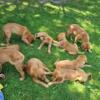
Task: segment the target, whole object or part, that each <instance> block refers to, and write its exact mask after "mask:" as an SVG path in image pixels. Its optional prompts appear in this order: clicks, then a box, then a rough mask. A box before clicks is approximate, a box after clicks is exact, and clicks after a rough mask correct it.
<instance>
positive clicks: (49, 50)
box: [48, 43, 52, 53]
mask: <svg viewBox="0 0 100 100" xmlns="http://www.w3.org/2000/svg"><path fill="white" fill-rule="evenodd" d="M51 46H52V43H49V45H48V53H51Z"/></svg>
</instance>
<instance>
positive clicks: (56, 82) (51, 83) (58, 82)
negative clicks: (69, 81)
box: [48, 79, 64, 86]
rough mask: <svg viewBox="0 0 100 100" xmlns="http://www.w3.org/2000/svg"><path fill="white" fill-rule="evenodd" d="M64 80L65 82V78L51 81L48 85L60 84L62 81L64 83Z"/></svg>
mask: <svg viewBox="0 0 100 100" xmlns="http://www.w3.org/2000/svg"><path fill="white" fill-rule="evenodd" d="M63 82H64V79H62V80H61V81H54V82H49V83H48V85H49V86H51V85H54V84H60V83H63Z"/></svg>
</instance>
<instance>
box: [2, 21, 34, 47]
mask: <svg viewBox="0 0 100 100" xmlns="http://www.w3.org/2000/svg"><path fill="white" fill-rule="evenodd" d="M3 31H4V34H5V37H6V42H7V44H9V42H10V38H11V35H12V34H13V33H15V34H16V35H19V36H21V37H22V41H24V42H25V43H26V44H29V45H30V44H31V42H32V41H33V40H35V37H34V36H33V35H32V33H31V32H30V31H29V30H28V28H27V27H26V26H22V25H20V24H17V23H7V24H5V25H4V26H3Z"/></svg>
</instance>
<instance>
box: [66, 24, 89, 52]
mask: <svg viewBox="0 0 100 100" xmlns="http://www.w3.org/2000/svg"><path fill="white" fill-rule="evenodd" d="M71 34H73V35H74V36H75V42H77V41H78V40H81V41H82V45H81V46H82V48H83V50H85V51H90V42H89V35H88V33H87V32H86V31H85V30H84V29H83V28H81V27H80V26H79V25H77V24H72V25H70V26H69V29H68V32H67V33H66V35H67V36H69V35H71Z"/></svg>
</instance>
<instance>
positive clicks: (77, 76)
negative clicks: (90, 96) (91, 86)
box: [48, 68, 91, 86]
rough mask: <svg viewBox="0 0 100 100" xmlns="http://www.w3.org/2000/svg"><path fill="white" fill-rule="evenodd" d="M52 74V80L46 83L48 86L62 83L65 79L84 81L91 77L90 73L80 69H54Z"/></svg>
mask: <svg viewBox="0 0 100 100" xmlns="http://www.w3.org/2000/svg"><path fill="white" fill-rule="evenodd" d="M52 75H53V76H52V81H51V82H49V83H48V85H49V86H51V85H53V84H59V83H63V82H64V81H65V80H71V81H79V82H86V81H87V80H89V79H91V73H86V72H84V71H83V70H81V69H78V70H72V69H64V68H61V69H55V70H54V72H53V74H52Z"/></svg>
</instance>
